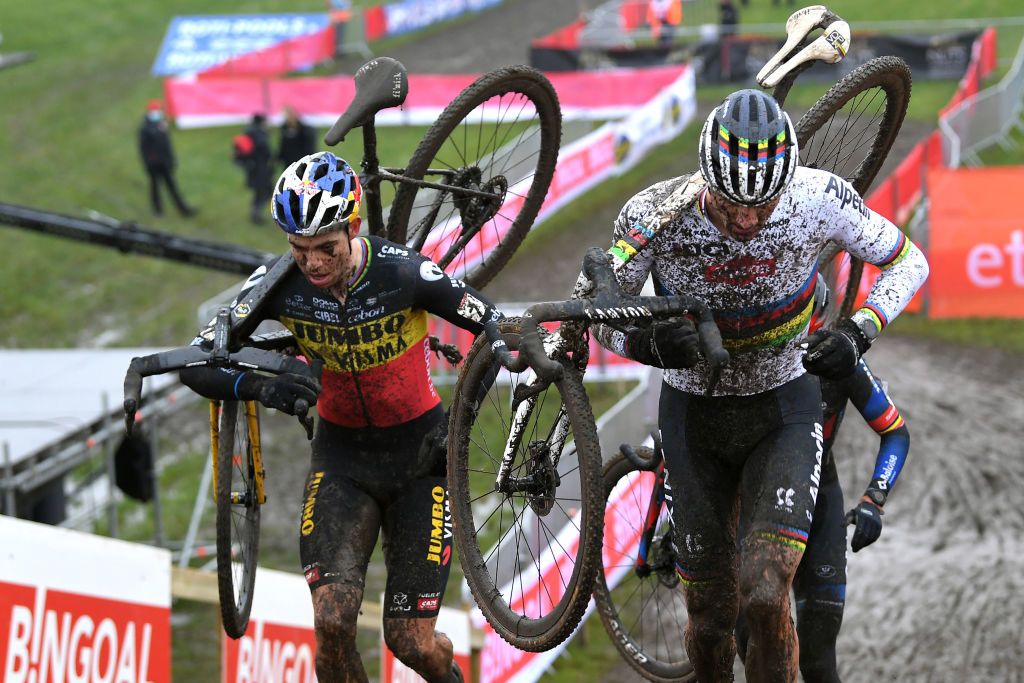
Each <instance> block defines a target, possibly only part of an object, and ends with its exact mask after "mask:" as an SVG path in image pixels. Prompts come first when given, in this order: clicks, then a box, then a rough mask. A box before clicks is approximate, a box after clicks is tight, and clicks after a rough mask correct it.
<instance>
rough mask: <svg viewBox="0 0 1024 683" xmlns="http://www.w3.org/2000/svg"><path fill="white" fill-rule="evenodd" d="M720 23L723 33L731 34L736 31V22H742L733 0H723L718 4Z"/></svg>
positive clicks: (724, 34)
mask: <svg viewBox="0 0 1024 683" xmlns="http://www.w3.org/2000/svg"><path fill="white" fill-rule="evenodd" d="M718 16H719V24H721V26H722V32H721V34H722V35H723V36H731V35H733V34H734V33H736V24H738V23H740V18H739V13H738V12H737V11H736V5H734V4H732V0H722V2H721V3H720V4H719V5H718Z"/></svg>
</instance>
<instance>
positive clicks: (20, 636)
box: [0, 565, 171, 683]
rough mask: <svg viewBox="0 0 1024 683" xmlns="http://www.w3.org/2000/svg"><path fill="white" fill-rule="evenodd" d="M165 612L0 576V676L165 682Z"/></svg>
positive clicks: (46, 682) (44, 682)
mask: <svg viewBox="0 0 1024 683" xmlns="http://www.w3.org/2000/svg"><path fill="white" fill-rule="evenodd" d="M64 566H66V567H69V571H73V569H70V565H64ZM169 613H170V610H169V609H167V608H165V607H157V606H152V605H142V604H137V603H131V602H123V601H120V600H111V599H107V598H101V597H96V596H92V595H82V594H77V593H69V592H65V591H60V590H54V589H52V588H51V589H47V588H43V587H37V586H25V585H20V584H13V583H5V582H2V581H0V633H2V634H5V635H6V636H7V637H6V640H3V639H0V662H2V663H3V670H2V671H3V675H2V676H0V680H3V681H6V682H7V683H15V682H19V683H27V682H32V683H35V682H38V683H50V681H53V682H55V683H57V682H60V683H63V681H76V680H77V681H115V680H116V681H138V682H139V683H142V682H143V681H145V682H149V683H160V682H161V681H169V680H170V644H171V633H170V619H169Z"/></svg>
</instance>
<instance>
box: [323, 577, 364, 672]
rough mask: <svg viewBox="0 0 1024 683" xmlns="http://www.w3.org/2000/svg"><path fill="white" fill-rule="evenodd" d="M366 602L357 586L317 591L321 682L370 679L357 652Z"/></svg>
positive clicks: (340, 585) (330, 586)
mask: <svg viewBox="0 0 1024 683" xmlns="http://www.w3.org/2000/svg"><path fill="white" fill-rule="evenodd" d="M362 599H363V590H362V588H357V587H355V586H345V585H342V584H329V585H326V586H320V587H319V588H317V589H316V590H314V591H313V622H314V625H315V629H316V677H317V679H318V680H320V681H324V682H325V683H327V682H328V681H339V682H341V681H344V682H345V683H363V682H364V681H367V680H368V679H367V676H366V669H364V668H363V661H362V659H361V658H360V657H359V651H358V650H357V649H356V619H357V618H358V617H359V606H360V604H361V602H362Z"/></svg>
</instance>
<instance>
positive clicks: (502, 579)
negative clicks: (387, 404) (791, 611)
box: [448, 5, 910, 680]
mask: <svg viewBox="0 0 1024 683" xmlns="http://www.w3.org/2000/svg"><path fill="white" fill-rule="evenodd" d="M786 28H787V33H788V38H787V41H786V44H785V45H784V47H783V48H782V50H780V52H779V54H778V55H776V57H774V58H773V59H772V60H770V61H769V63H768V64H767V65H766V67H765V69H763V70H762V72H761V73H760V74H759V77H758V80H759V82H760V83H761V84H762V85H763V86H765V87H775V96H776V98H777V99H778V100H779V101H780V102H784V100H785V98H786V95H787V94H788V92H789V90H790V88H791V87H792V85H793V83H794V81H795V79H796V78H797V76H798V75H799V74H800V73H801V72H802V71H804V70H805V69H807V68H809V67H810V66H811V65H812V64H813V63H814V62H816V61H825V62H830V63H835V62H837V61H839V60H840V59H842V58H843V56H845V54H846V52H847V50H848V46H849V43H850V33H849V26H848V25H847V24H846V22H845V21H843V20H842V19H840V18H839V17H838V16H837V15H835V14H834V13H832V12H830V11H829V10H828V9H827V8H825V7H824V6H820V5H818V6H814V7H809V8H805V9H802V10H799V11H798V12H795V13H794V14H793V15H792V16H791V17H790V18H789V21H787V25H786ZM819 29H820V30H822V33H821V35H820V36H817V37H813V38H812V37H810V34H811V33H812V32H814V31H816V30H819ZM909 91H910V76H909V69H907V67H906V65H905V64H903V63H902V61H901V60H898V59H896V58H892V57H880V58H877V59H875V60H872V61H870V62H868V63H866V64H864V65H862V66H860V67H858V68H856V69H854V70H853V71H852V72H851V73H850V74H849V75H847V76H846V77H845V78H843V79H841V80H840V81H839V82H838V83H837V84H836V85H834V86H833V87H832V88H830V89H829V90H828V92H826V94H825V95H823V96H822V97H821V98H820V99H819V100H818V102H817V103H816V104H815V105H814V106H813V107H812V108H811V109H810V110H809V111H808V112H807V113H806V114H805V115H804V116H803V117H801V119H800V120H799V122H798V123H797V124H796V134H797V138H798V140H799V141H800V147H801V164H804V165H807V166H813V167H816V168H822V169H825V170H829V171H832V172H834V173H837V174H838V175H841V176H843V177H845V178H847V179H848V180H850V182H851V183H852V184H853V186H854V188H855V189H856V190H857V191H858V192H861V193H863V192H865V191H866V190H867V189H868V187H870V184H871V181H872V180H873V179H874V177H875V175H876V174H877V172H878V170H879V169H880V167H881V165H882V163H883V162H884V160H885V157H886V155H887V153H888V151H889V149H890V148H891V146H892V143H893V141H894V140H895V137H896V135H897V133H898V131H899V127H900V125H901V123H902V121H903V117H904V115H905V113H906V107H907V102H908V97H909ZM703 187H704V183H703V180H702V179H701V178H700V177H699V174H697V175H696V176H693V177H691V178H690V179H689V180H688V181H687V182H684V183H682V184H681V185H680V186H679V188H678V189H677V190H676V191H675V192H674V193H673V194H672V195H670V197H669V198H668V199H667V200H666V201H665V202H664V203H663V204H662V205H661V206H660V207H658V208H657V209H656V210H655V211H654V213H653V215H652V216H651V217H650V219H649V221H648V224H647V225H645V226H644V230H643V231H642V234H641V233H637V234H631V235H630V239H631V240H632V241H631V242H630V243H629V244H628V245H626V248H623V247H621V246H620V245H616V246H613V247H612V249H610V250H609V251H608V253H607V254H606V255H605V259H607V260H605V259H602V258H601V257H598V256H597V255H595V254H588V256H587V260H586V262H585V266H584V272H583V273H581V276H580V278H579V280H578V281H577V284H576V286H575V288H574V290H573V293H572V297H571V299H570V300H569V301H566V302H560V303H557V304H545V305H539V306H547V307H548V308H546V309H538V308H537V307H531V309H528V310H527V314H526V315H524V317H523V319H522V320H521V321H520V320H509V321H507V322H505V323H503V324H502V326H501V328H500V332H501V333H502V335H504V336H503V337H502V340H503V341H504V343H506V344H507V345H508V346H509V347H510V348H518V349H520V350H521V351H523V350H525V351H526V354H525V355H526V356H528V358H529V366H530V368H531V370H530V371H529V372H516V371H513V372H511V373H509V372H503V371H502V369H501V368H502V366H503V365H504V366H505V367H508V366H507V365H506V364H505V362H504V361H503V360H502V359H501V358H500V356H499V355H498V354H497V353H496V351H495V350H494V349H492V347H491V346H489V345H492V346H494V345H496V348H500V343H499V342H500V341H502V340H499V339H498V338H497V335H495V334H493V333H491V332H489V333H488V338H487V339H486V340H485V339H478V340H477V343H476V344H474V346H473V348H472V349H471V351H470V353H469V355H468V356H467V361H466V365H465V366H464V368H463V369H462V372H461V373H460V376H459V381H458V384H457V386H456V394H455V397H454V399H453V403H452V407H451V410H450V421H449V454H448V458H449V460H448V472H449V488H450V490H451V491H452V501H453V502H452V505H453V507H452V514H453V517H454V518H455V521H456V531H457V533H456V542H457V543H458V548H459V552H460V556H461V557H462V558H464V562H465V563H466V575H467V581H468V583H469V586H470V589H471V590H472V592H473V595H474V597H475V598H476V600H477V603H478V605H479V606H480V608H481V610H482V612H483V614H484V616H485V617H486V618H487V620H488V622H489V623H490V624H491V626H492V627H493V628H494V630H495V632H497V633H498V634H499V635H500V636H501V637H502V638H504V639H505V640H506V641H508V642H509V643H511V644H512V645H514V646H516V647H518V648H520V649H524V650H534V651H537V650H545V649H549V648H551V647H554V646H555V645H557V644H558V643H560V642H561V641H562V640H564V639H565V638H566V637H568V635H569V634H571V633H572V631H573V629H574V628H575V627H576V626H577V624H578V623H579V620H580V618H581V617H582V614H583V612H584V610H585V609H586V603H587V600H588V599H589V597H590V593H591V590H590V588H591V586H592V581H593V579H592V577H591V576H590V575H588V573H587V570H588V569H589V568H590V567H595V566H596V567H598V571H601V570H600V561H601V560H600V558H601V536H602V534H601V529H602V526H603V521H604V520H603V515H601V514H600V513H599V512H595V505H597V506H599V507H603V504H604V499H603V496H600V495H599V494H598V492H600V491H601V479H600V473H599V468H600V460H601V458H600V454H599V453H597V452H596V451H595V449H596V447H597V436H596V429H595V427H594V419H593V414H592V411H591V409H590V406H589V402H588V400H587V396H586V392H585V390H584V388H583V384H582V377H583V373H584V371H585V369H586V364H587V359H588V354H589V348H588V326H589V322H590V321H592V320H600V321H601V322H603V323H606V324H608V323H611V324H612V325H613V326H614V325H615V324H618V323H621V322H626V321H630V320H632V321H637V320H650V319H652V318H654V317H655V314H654V313H653V312H652V311H653V309H652V308H648V306H649V305H650V303H649V302H645V303H644V304H637V303H635V302H629V301H627V300H625V299H622V298H612V299H610V301H611V302H612V303H607V301H608V300H607V299H606V302H605V303H602V304H601V306H598V305H596V304H594V303H593V302H592V301H590V300H589V299H588V297H590V296H591V295H592V294H593V293H594V292H599V293H604V294H605V296H607V294H606V293H607V291H609V290H608V289H607V288H608V285H607V284H606V283H605V282H603V281H602V282H601V283H600V284H598V285H597V286H596V287H595V280H594V276H593V274H594V272H595V268H596V269H598V270H600V269H603V268H610V269H612V270H617V269H619V268H621V267H623V266H624V265H625V264H627V263H628V262H629V261H630V260H631V259H632V257H633V256H635V254H636V253H638V252H639V251H641V250H642V249H644V248H645V247H646V246H647V245H648V244H649V243H650V242H651V241H652V240H653V239H656V237H657V235H658V233H659V232H660V231H661V230H662V229H663V228H664V227H665V226H667V225H668V224H670V223H671V222H672V220H673V219H674V217H675V216H676V215H677V214H678V212H679V211H681V210H683V209H685V208H686V207H688V206H689V205H690V204H691V203H692V202H693V201H694V199H695V197H696V196H697V195H698V194H699V192H700V191H701V189H703ZM634 232H635V231H634ZM598 251H599V250H598ZM609 261H610V264H609ZM609 272H610V271H609ZM841 275H842V273H841V272H840V271H838V270H835V272H834V273H833V282H831V283H830V284H831V285H832V287H833V289H834V291H837V292H845V294H844V296H843V303H842V306H841V307H840V306H837V307H835V308H836V309H839V310H840V313H842V314H845V313H848V312H849V311H850V310H851V309H852V306H853V303H854V299H855V296H856V293H857V282H858V281H859V276H860V274H859V271H856V272H851V273H850V274H849V280H848V283H849V284H847V285H846V286H845V287H840V286H839V284H841V283H837V282H836V281H835V280H836V279H837V278H839V277H840V276H841ZM602 277H603V276H602ZM612 279H614V277H613V278H612ZM617 296H621V295H617ZM602 306H607V307H608V309H609V310H603V309H602ZM629 308H633V309H634V310H633V311H631V312H626V311H627V309H629ZM610 309H616V310H615V312H611V310H610ZM684 309H685V310H686V311H687V312H689V313H698V315H699V316H700V319H701V322H702V325H701V326H700V327H701V337H702V347H703V349H702V350H703V358H704V361H703V362H704V366H703V367H704V369H705V371H706V372H707V375H708V378H709V381H708V386H709V390H710V388H713V386H714V382H715V380H716V377H717V373H718V372H719V371H720V369H721V367H722V366H723V365H724V364H725V363H727V362H728V353H726V352H725V351H724V349H722V348H721V342H720V338H718V339H717V342H716V339H715V338H716V336H717V328H714V324H713V322H712V323H711V328H714V331H713V332H712V331H711V329H709V328H708V327H707V326H706V325H704V324H703V323H706V322H708V320H709V319H710V313H707V307H706V306H705V305H704V303H703V302H699V301H697V302H694V301H692V300H691V301H689V302H688V305H687V306H684ZM844 312H845V313H844ZM705 313H706V315H707V318H706V319H705V317H704V315H705ZM676 314H679V312H678V311H677V312H676ZM602 316H603V317H602ZM538 317H539V319H540V320H545V321H562V323H561V325H560V326H559V327H558V328H557V329H555V330H553V331H550V332H547V331H544V330H542V329H538V328H536V327H535V323H536V321H537V319H538ZM522 355H523V354H520V357H522ZM520 368H521V369H525V368H522V366H520ZM552 389H554V390H552ZM570 435H571V436H570ZM573 452H574V453H575V455H574V456H572V454H573ZM566 456H570V457H568V458H567V457H566ZM553 511H557V512H553ZM669 538H670V537H669ZM503 551H504V553H505V555H506V557H507V558H508V557H510V558H511V559H506V560H504V561H501V560H500V559H499V557H498V556H499V554H501V552H503ZM684 612H685V610H684ZM633 626H637V627H638V628H640V629H642V628H643V624H642V622H641V623H640V624H639V625H636V624H634V625H633ZM620 631H621V629H620ZM627 635H630V634H627ZM630 637H631V636H630ZM613 641H614V642H616V645H617V647H618V646H619V645H620V643H623V642H628V643H630V645H629V647H632V648H633V650H632V653H630V652H627V651H626V650H625V649H623V648H624V647H626V646H623V647H620V648H619V649H620V651H622V653H623V655H624V656H625V657H626V658H627V660H628V659H629V658H630V657H632V656H634V655H635V654H636V652H637V651H639V652H640V653H641V655H642V656H644V657H647V655H646V652H645V651H644V650H643V649H642V648H640V649H639V650H637V647H638V646H637V644H636V641H635V640H622V639H619V640H616V636H615V635H613ZM678 643H679V650H680V651H681V650H682V641H681V638H678ZM641 645H642V644H641ZM664 656H665V657H666V658H668V661H667V662H660V660H658V659H657V657H656V656H651V657H648V659H650V660H653V661H654V662H656V663H657V662H660V663H663V664H665V666H664V667H660V668H657V671H660V673H651V671H648V673H649V674H650V675H651V676H654V678H652V680H662V678H664V679H665V680H676V679H678V680H687V679H685V678H680V676H685V675H686V669H687V668H688V667H689V663H688V661H687V660H686V657H685V652H681V655H680V654H676V653H672V655H671V656H670V655H664ZM638 670H639V671H641V673H643V670H642V669H638ZM676 671H678V672H680V673H679V675H678V676H676V675H675V673H674V672H676ZM658 676H661V677H662V678H659V677H658Z"/></svg>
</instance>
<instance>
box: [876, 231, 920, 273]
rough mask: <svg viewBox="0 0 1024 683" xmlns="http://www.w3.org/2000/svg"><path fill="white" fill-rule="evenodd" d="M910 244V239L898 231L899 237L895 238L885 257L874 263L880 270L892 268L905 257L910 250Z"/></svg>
mask: <svg viewBox="0 0 1024 683" xmlns="http://www.w3.org/2000/svg"><path fill="white" fill-rule="evenodd" d="M910 245H911V242H910V240H908V239H907V236H906V235H905V234H903V232H902V231H900V236H899V239H897V240H896V245H895V246H894V247H893V248H892V249H891V250H890V251H889V253H888V254H886V256H885V258H883V259H882V260H881V261H879V262H878V263H876V264H874V265H876V266H878V267H879V268H881V269H882V270H886V269H888V268H892V267H893V266H894V265H896V264H897V263H899V262H900V261H902V260H903V259H904V258H906V256H907V254H908V253H909V252H910Z"/></svg>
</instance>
